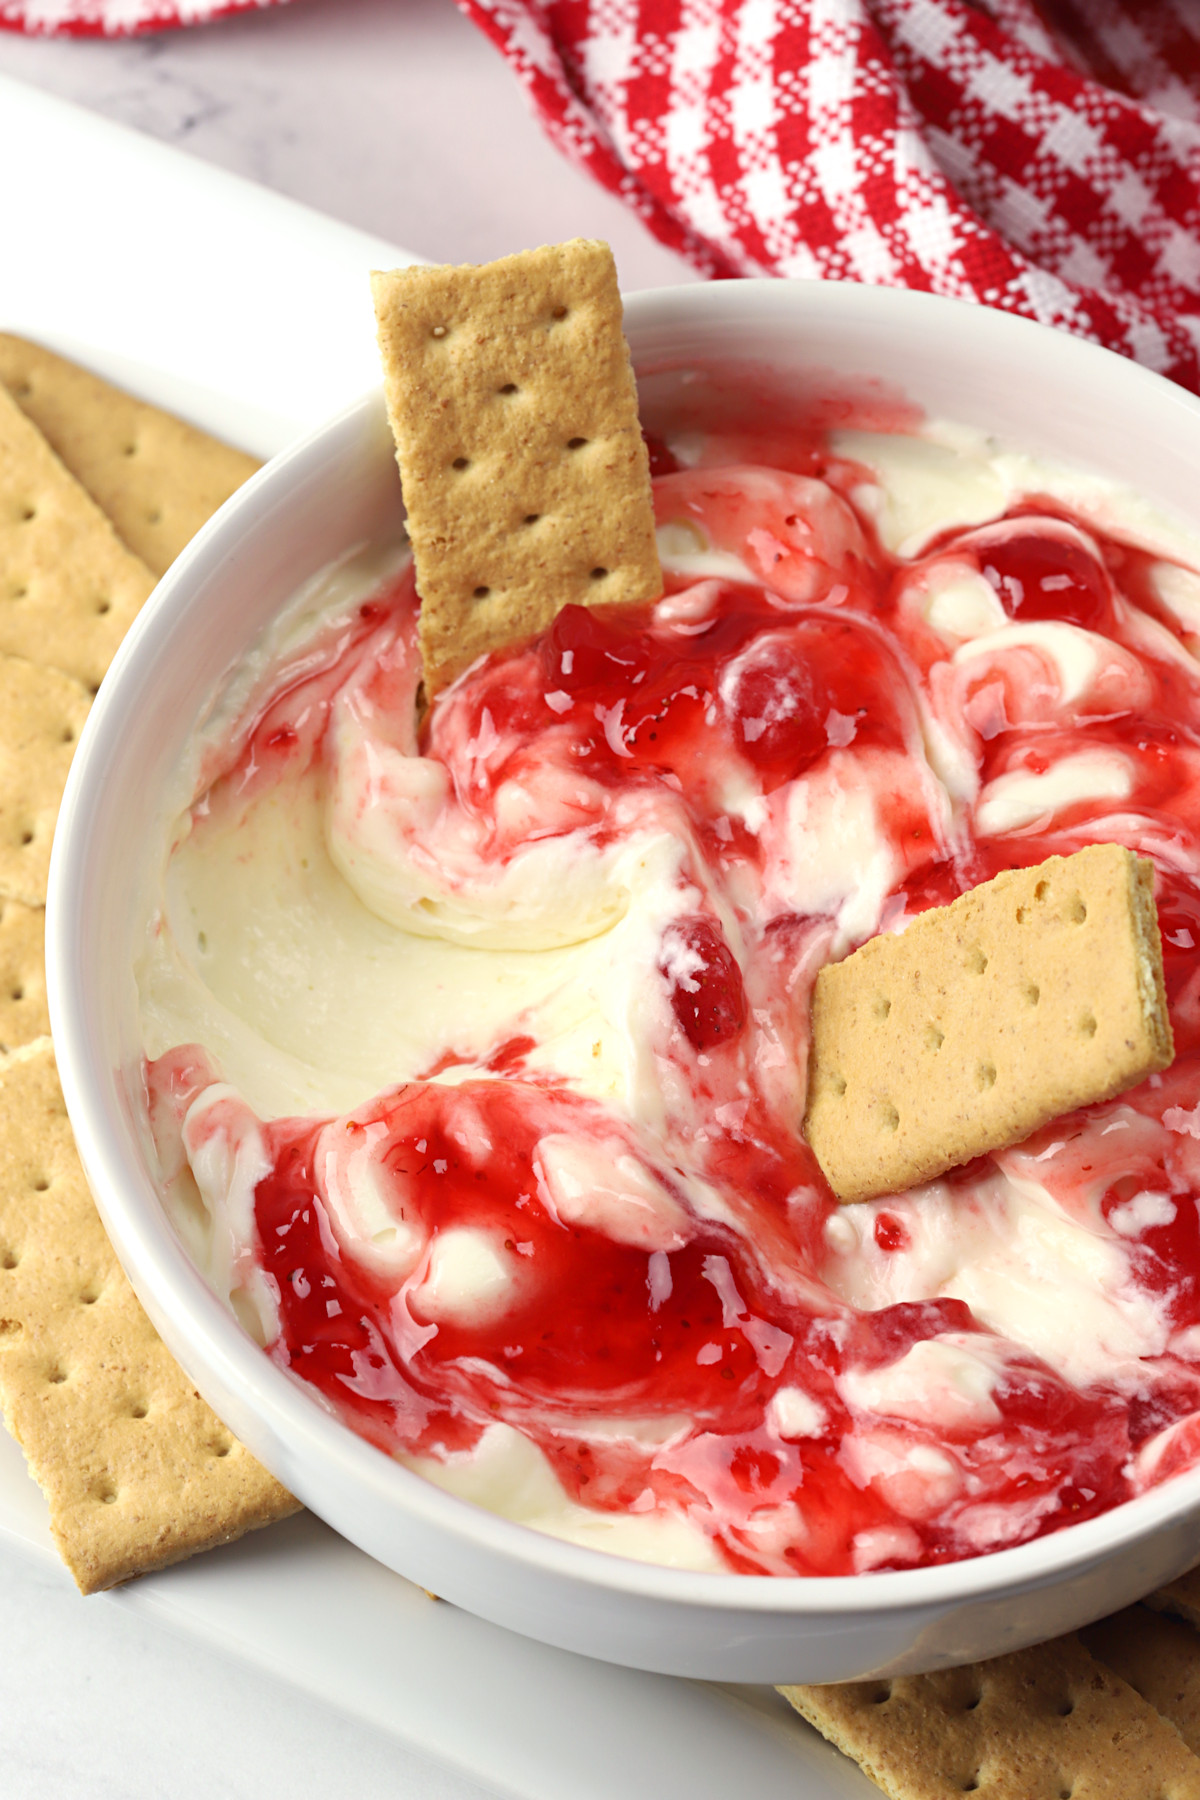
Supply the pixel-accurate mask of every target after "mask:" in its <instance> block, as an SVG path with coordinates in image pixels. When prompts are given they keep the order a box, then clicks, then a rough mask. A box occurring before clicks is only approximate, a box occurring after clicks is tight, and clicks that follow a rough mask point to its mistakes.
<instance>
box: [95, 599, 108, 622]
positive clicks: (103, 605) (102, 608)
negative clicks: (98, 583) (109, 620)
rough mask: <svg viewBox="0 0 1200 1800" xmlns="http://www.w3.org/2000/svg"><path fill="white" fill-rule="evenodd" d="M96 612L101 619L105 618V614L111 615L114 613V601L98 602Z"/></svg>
mask: <svg viewBox="0 0 1200 1800" xmlns="http://www.w3.org/2000/svg"><path fill="white" fill-rule="evenodd" d="M96 611H97V612H98V613H99V614H100V616H101V618H103V616H104V614H105V613H110V612H111V611H112V601H111V600H97V602H96Z"/></svg>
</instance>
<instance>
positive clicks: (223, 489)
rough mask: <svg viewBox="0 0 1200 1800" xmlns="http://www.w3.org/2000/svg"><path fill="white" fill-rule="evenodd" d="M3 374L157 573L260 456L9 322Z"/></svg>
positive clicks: (0, 359)
mask: <svg viewBox="0 0 1200 1800" xmlns="http://www.w3.org/2000/svg"><path fill="white" fill-rule="evenodd" d="M0 383H2V384H3V385H4V386H5V387H6V388H7V389H8V390H9V392H10V393H11V395H12V396H13V398H14V400H15V401H16V402H17V404H18V406H19V407H20V408H21V410H22V412H23V413H24V414H25V415H26V417H27V418H29V419H30V420H32V422H33V424H34V425H36V427H37V429H38V430H39V431H40V432H41V434H42V436H43V437H44V438H45V439H46V441H47V443H48V444H49V445H50V447H51V449H52V450H53V451H54V453H55V455H56V456H57V457H58V458H59V460H60V461H61V462H62V463H63V464H64V465H65V467H66V468H67V469H68V470H69V471H70V473H71V474H72V475H73V476H74V477H75V479H76V481H77V482H78V483H79V484H80V486H81V487H83V488H85V489H86V490H87V492H88V493H89V494H90V495H91V497H92V499H93V500H94V501H95V503H96V505H97V506H98V507H99V508H100V509H101V511H102V512H104V513H105V514H106V515H107V517H108V518H109V519H110V520H111V521H112V524H113V526H114V527H115V529H116V532H117V535H118V536H119V537H120V539H121V541H122V543H124V544H125V545H127V546H128V548H129V549H130V550H131V551H132V552H133V553H134V555H135V556H138V557H140V558H141V560H142V562H143V563H144V564H145V566H146V567H147V568H148V569H149V570H150V571H151V572H152V574H154V575H155V576H158V575H161V574H162V573H163V572H164V571H165V570H166V569H168V568H169V567H170V565H171V564H172V563H173V562H174V561H175V558H176V557H177V556H178V555H179V552H180V551H181V550H182V549H183V547H184V545H185V544H187V543H189V542H190V541H191V539H192V538H193V537H195V535H196V533H197V532H198V531H199V529H200V527H201V525H203V524H204V523H205V521H206V520H207V519H209V518H211V516H212V514H213V513H215V512H216V510H217V508H218V507H219V506H221V505H222V504H223V503H224V502H225V501H226V500H228V498H229V496H230V494H232V493H233V492H234V490H235V489H236V488H239V487H240V486H241V485H242V483H243V482H244V481H247V480H248V479H249V477H250V476H251V475H253V473H254V471H255V470H256V469H257V468H258V467H259V466H260V465H259V463H258V462H257V461H256V459H255V458H254V457H253V456H247V455H246V453H245V451H243V450H234V449H232V448H231V447H230V446H229V445H228V444H223V443H221V442H219V441H218V439H216V438H213V437H209V435H208V433H207V432H204V431H199V430H197V428H196V427H195V426H194V425H187V424H185V423H184V421H183V420H182V419H177V418H174V417H173V416H172V415H171V414H170V413H165V412H160V411H159V409H158V407H156V406H149V405H148V404H147V403H146V402H145V401H144V400H135V399H134V397H133V395H132V394H126V393H123V392H122V390H121V389H120V388H116V387H112V386H110V384H109V383H108V382H107V381H102V380H101V379H100V377H99V376H98V375H93V374H92V373H91V371H90V370H88V369H81V368H79V367H78V366H77V365H76V364H75V363H72V362H68V361H67V359H66V358H65V357H62V356H55V355H54V353H53V351H50V350H43V349H42V348H41V346H40V345H38V344H31V343H29V342H27V341H26V340H25V339H24V338H19V337H12V336H9V335H7V334H6V333H3V332H0Z"/></svg>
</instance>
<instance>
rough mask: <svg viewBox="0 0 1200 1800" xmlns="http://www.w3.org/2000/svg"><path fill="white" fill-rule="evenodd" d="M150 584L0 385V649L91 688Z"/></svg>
mask: <svg viewBox="0 0 1200 1800" xmlns="http://www.w3.org/2000/svg"><path fill="white" fill-rule="evenodd" d="M153 586H154V577H153V575H152V574H151V573H150V571H149V569H148V568H146V566H145V564H144V563H142V562H141V561H140V560H139V559H138V557H136V556H134V555H133V553H132V551H130V550H128V549H127V548H126V547H125V545H124V544H123V543H122V542H121V540H120V538H119V537H118V536H117V534H116V532H115V531H114V530H113V528H112V525H111V524H110V523H109V521H108V519H106V518H105V516H104V514H103V513H102V512H101V511H100V508H99V507H98V506H97V505H96V503H95V501H94V500H92V499H90V498H89V496H88V495H87V494H86V493H85V492H84V491H83V489H82V488H81V487H80V485H79V483H78V482H77V481H76V480H75V479H74V477H73V476H71V475H70V474H69V473H68V471H67V470H66V468H64V466H63V464H62V463H61V462H60V461H59V459H58V457H57V456H55V454H54V452H53V451H52V450H51V449H50V446H49V445H48V444H47V443H46V441H45V439H44V438H43V437H42V435H41V433H40V432H39V431H38V430H37V428H36V427H35V426H34V425H31V424H30V422H29V420H28V419H27V418H26V417H25V415H24V413H23V412H22V411H21V409H20V407H19V406H18V405H17V403H16V401H15V400H14V399H13V398H12V397H11V395H10V394H9V393H8V390H7V389H6V388H4V387H0V653H6V654H8V655H16V656H24V657H27V658H29V659H30V660H31V661H33V662H39V663H45V664H48V665H49V666H50V667H51V668H56V669H61V670H62V671H63V672H64V674H66V675H73V676H75V678H76V679H77V680H79V681H82V682H84V683H85V684H86V685H87V686H88V687H89V688H90V689H91V690H92V692H93V693H94V692H95V690H96V689H97V688H98V687H99V685H100V682H101V681H102V680H103V678H104V673H105V670H106V669H107V668H108V665H109V663H110V662H111V661H112V659H113V657H114V656H115V654H116V651H117V646H118V645H119V644H120V642H121V639H122V638H123V637H124V636H125V633H126V631H127V630H128V629H129V627H130V625H131V624H132V623H133V621H134V618H135V617H136V615H137V613H138V611H139V610H140V608H141V606H142V603H143V601H144V600H145V599H146V597H147V595H148V594H149V593H150V590H151V588H152V587H153Z"/></svg>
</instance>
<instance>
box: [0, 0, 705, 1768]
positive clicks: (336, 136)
mask: <svg viewBox="0 0 1200 1800" xmlns="http://www.w3.org/2000/svg"><path fill="white" fill-rule="evenodd" d="M0 74H3V75H7V76H11V77H14V78H16V79H18V80H20V81H24V82H27V83H30V84H32V85H34V86H37V87H41V88H44V89H46V90H47V91H49V92H52V93H54V94H57V95H59V96H61V97H63V98H65V99H68V100H72V101H74V102H76V103H78V104H80V105H83V106H85V107H88V108H91V109H94V110H95V111H97V112H99V113H102V114H104V115H106V116H108V117H109V118H112V119H114V120H117V121H118V122H121V123H124V124H127V125H130V126H133V127H134V128H135V129H138V130H141V131H144V132H147V133H149V134H151V135H152V136H155V137H158V138H161V139H164V140H166V141H168V142H170V143H172V144H174V145H176V146H178V147H180V148H182V149H185V150H187V151H190V152H191V153H193V154H195V155H198V156H200V157H202V158H206V159H208V160H210V161H211V162H213V163H216V164H219V165H221V166H223V167H225V168H227V169H231V170H233V171H234V172H236V173H239V174H242V175H246V176H248V177H250V178H251V179H253V180H256V181H259V182H262V183H264V184H265V185H267V186H268V187H271V188H274V189H275V190H277V191H279V192H281V193H284V194H287V195H289V196H291V197H293V198H296V199H299V200H302V201H305V202H307V203H308V204H310V205H312V206H314V207H317V208H319V209H321V210H322V211H325V212H327V213H330V214H333V215H334V216H335V217H337V218H340V219H342V220H344V221H346V222H347V223H350V224H354V225H356V226H359V227H360V228H362V229H364V230H366V231H369V232H371V233H374V234H376V235H378V236H381V237H384V238H387V239H389V240H391V241H392V242H395V243H399V244H402V245H405V246H407V247H408V248H410V249H412V250H413V251H415V252H418V253H420V254H422V255H425V256H428V257H430V258H434V259H438V260H450V261H472V260H479V259H486V258H488V257H491V256H496V255H500V254H503V253H504V252H506V251H508V250H512V249H516V248H520V247H522V246H524V245H528V244H534V243H539V242H545V241H547V240H554V239H556V238H561V237H567V236H574V235H584V236H603V237H607V238H608V239H609V241H610V242H611V243H612V244H613V246H614V249H615V251H616V255H617V261H618V266H619V268H620V272H621V276H622V280H623V282H624V284H625V286H626V287H628V288H631V289H632V288H643V287H650V286H657V285H660V284H664V283H668V282H674V281H680V280H689V279H694V277H693V276H692V274H691V271H690V270H688V269H687V268H686V266H685V265H684V264H682V263H681V262H680V261H679V259H677V258H676V257H675V256H673V255H672V254H671V253H670V252H668V251H666V250H664V249H662V248H661V247H660V246H659V245H657V244H656V243H655V242H654V241H653V240H652V239H651V238H650V237H649V235H648V234H647V233H646V232H645V231H644V229H643V228H642V227H641V225H640V224H639V223H638V222H637V220H636V219H634V218H633V217H632V216H631V215H630V214H629V213H628V212H627V211H626V210H625V209H624V208H623V207H622V206H621V205H620V204H619V203H618V202H617V201H615V200H613V199H612V198H611V197H610V196H608V195H607V194H605V193H603V192H602V191H601V190H599V189H598V188H597V187H595V186H594V184H592V183H591V182H590V181H589V180H588V179H587V178H585V177H584V176H582V175H580V174H578V173H577V172H576V171H574V170H573V169H571V168H569V167H568V166H567V165H566V164H565V163H563V162H562V161H561V160H560V158H559V157H558V155H557V153H556V152H555V151H554V150H553V148H552V147H551V146H550V145H549V144H548V143H547V142H546V141H545V140H544V139H543V138H542V136H541V134H540V130H539V128H538V127H537V126H536V124H535V123H534V122H533V120H532V119H530V118H529V116H528V114H527V113H526V111H525V107H524V102H523V100H522V98H521V95H520V93H519V90H518V89H517V87H516V84H515V83H514V81H513V80H512V77H511V76H510V75H509V73H508V70H507V69H506V68H505V66H504V64H503V63H502V61H501V60H500V58H499V57H498V56H497V54H496V52H495V51H494V50H493V49H492V47H491V46H490V45H489V44H488V43H486V41H485V40H484V39H483V38H482V37H480V36H479V35H478V33H477V32H476V31H475V29H474V27H472V26H471V25H470V24H469V23H468V22H467V21H466V20H465V19H463V18H462V17H461V16H460V15H459V14H458V13H457V12H456V11H455V10H454V8H453V6H452V4H451V0H294V4H292V5H291V6H288V7H284V8H280V9H278V10H275V9H272V10H271V11H269V12H264V13H261V14H252V15H250V16H248V17H244V18H241V19H235V20H232V21H229V22H227V23H224V24H218V25H215V26H209V27H205V28H202V29H199V30H195V31H191V32H186V33H175V34H164V35H162V36H160V37H152V38H147V39H141V40H135V41H131V42H103V41H95V40H81V41H69V40H46V39H37V40H35V39H24V38H21V37H19V36H15V35H11V34H6V33H3V32H0ZM3 214H4V200H3V196H2V195H0V219H2V217H3ZM48 229H53V225H52V222H51V223H50V224H49V225H48ZM146 231H147V232H148V233H153V231H154V221H153V220H152V219H151V220H147V221H146ZM9 253H11V249H10V252H9ZM33 253H35V254H36V246H34V247H33ZM0 1616H2V1617H3V1620H4V1627H3V1631H0V1722H2V1726H3V1742H4V1749H3V1763H2V1773H0V1793H2V1794H3V1795H4V1800H26V1797H28V1800H34V1797H35V1796H36V1797H37V1800H45V1796H48V1795H53V1796H54V1797H55V1800H76V1797H78V1800H143V1797H149V1796H154V1797H155V1800H158V1797H159V1796H167V1795H169V1796H171V1797H172V1800H202V1797H203V1800H210V1797H211V1796H213V1795H220V1796H223V1797H224V1796H230V1797H235V1800H241V1797H242V1796H246V1797H247V1800H249V1797H250V1796H254V1797H255V1800H262V1797H263V1796H273V1795H275V1794H280V1795H285V1794H286V1795H287V1796H288V1800H310V1797H312V1800H317V1797H318V1796H321V1797H322V1800H323V1797H325V1796H328V1795H330V1794H339V1795H340V1794H343V1793H348V1794H354V1795H355V1796H356V1797H357V1800H374V1797H375V1796H378V1797H379V1800H383V1796H384V1795H387V1796H389V1797H390V1800H408V1797H411V1800H481V1797H482V1796H484V1795H485V1794H486V1793H489V1792H492V1793H495V1792H499V1791H500V1790H499V1789H498V1788H497V1789H491V1788H490V1787H489V1788H487V1789H485V1788H482V1787H480V1786H477V1785H475V1784H474V1783H472V1782H470V1781H468V1780H466V1779H464V1778H463V1777H462V1776H461V1775H460V1774H457V1773H454V1772H451V1771H450V1770H448V1769H446V1768H443V1767H440V1766H435V1765H434V1764H432V1763H430V1762H428V1761H426V1760H425V1759H423V1758H422V1757H421V1756H419V1755H417V1754H414V1753H413V1752H412V1751H411V1750H410V1749H408V1748H407V1747H405V1746H404V1745H403V1744H402V1743H401V1742H399V1741H398V1740H397V1739H396V1738H395V1737H393V1736H391V1735H390V1734H387V1733H385V1732H383V1731H379V1730H373V1729H372V1728H371V1727H370V1726H368V1725H366V1724H364V1723H363V1722H362V1721H361V1720H353V1719H351V1718H350V1717H349V1716H348V1715H347V1714H346V1713H345V1712H344V1711H340V1710H338V1709H337V1708H335V1707H333V1706H328V1707H326V1706H322V1705H321V1704H320V1703H319V1702H316V1701H314V1700H313V1699H312V1698H311V1697H310V1696H309V1695H307V1694H304V1693H302V1692H301V1691H300V1690H298V1689H297V1688H295V1687H293V1686H290V1685H289V1684H288V1683H286V1682H285V1681H282V1680H276V1679H274V1678H273V1677H272V1676H271V1675H270V1674H267V1673H264V1672H263V1671H262V1670H261V1669H260V1668H256V1667H252V1666H250V1665H249V1664H247V1663H245V1662H243V1661H241V1660H238V1659H236V1658H231V1657H230V1656H228V1655H224V1654H220V1653H218V1652H217V1651H215V1650H213V1649H210V1648H208V1647H206V1646H205V1645H203V1644H201V1643H199V1642H197V1641H196V1640H195V1639H194V1638H192V1637H187V1638H185V1637H177V1636H175V1635H174V1634H173V1633H172V1632H170V1631H169V1630H167V1629H165V1628H164V1627H163V1626H162V1625H161V1624H159V1623H158V1622H157V1621H156V1620H155V1619H153V1618H150V1617H146V1616H144V1614H139V1613H138V1612H137V1611H136V1610H135V1609H132V1608H131V1607H129V1606H128V1605H127V1604H125V1603H123V1602H122V1600H121V1599H120V1598H109V1597H98V1598H95V1599H92V1600H89V1601H83V1600H81V1599H79V1597H78V1596H77V1595H76V1594H75V1592H74V1588H73V1586H72V1584H71V1582H70V1580H69V1579H68V1578H67V1576H66V1575H65V1573H64V1572H63V1571H62V1570H61V1569H60V1568H59V1567H58V1566H57V1565H56V1564H55V1563H54V1562H53V1561H51V1560H50V1559H49V1557H48V1556H46V1555H44V1554H42V1553H39V1552H37V1551H35V1550H28V1549H24V1548H22V1547H21V1546H19V1545H18V1544H16V1543H14V1542H12V1541H10V1540H0ZM667 1791H668V1790H667V1787H664V1789H663V1792H664V1793H666V1792H667ZM562 1800H571V1797H570V1795H569V1794H566V1793H564V1794H563V1796H562Z"/></svg>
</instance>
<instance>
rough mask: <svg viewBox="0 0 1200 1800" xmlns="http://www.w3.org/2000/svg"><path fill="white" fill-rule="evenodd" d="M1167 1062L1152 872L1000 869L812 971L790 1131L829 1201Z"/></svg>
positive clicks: (877, 1188) (1034, 1124) (1093, 861)
mask: <svg viewBox="0 0 1200 1800" xmlns="http://www.w3.org/2000/svg"><path fill="white" fill-rule="evenodd" d="M1173 1055H1174V1047H1173V1043H1172V1039H1171V1027H1170V1023H1169V1021H1168V1018H1167V1005H1166V994H1165V991H1164V988H1163V974H1162V942H1161V939H1160V937H1159V932H1158V918H1157V914H1156V912H1155V909H1154V869H1153V864H1151V863H1150V862H1148V861H1146V860H1145V859H1144V858H1139V857H1136V856H1135V855H1134V854H1133V852H1132V851H1130V850H1126V849H1124V848H1123V847H1122V846H1121V845H1119V844H1093V845H1091V846H1089V847H1088V848H1087V849H1086V850H1080V851H1078V852H1077V853H1076V854H1075V855H1074V856H1069V857H1061V856H1053V857H1051V858H1050V859H1049V860H1048V861H1047V862H1044V863H1042V864H1040V865H1039V866H1038V867H1037V868H1033V869H1013V870H1008V871H1006V872H1005V873H1004V874H1002V875H997V876H996V877H995V879H994V880H992V881H988V882H984V883H983V884H982V886H980V887H977V888H974V889H972V890H971V892H970V893H966V894H963V895H961V896H960V898H959V899H957V900H955V901H954V902H953V904H952V905H950V906H945V907H937V908H934V909H933V910H932V911H930V912H927V913H923V914H921V915H920V917H918V918H916V919H914V920H913V922H912V924H911V925H909V926H908V927H907V928H906V929H905V930H904V931H903V932H901V933H899V934H898V935H895V936H885V937H877V938H873V939H872V940H871V941H870V942H869V943H867V944H864V945H863V947H862V949H861V950H857V951H855V953H854V954H853V955H852V956H849V957H847V958H846V959H845V961H844V962H840V963H832V964H830V965H829V966H828V967H826V968H824V969H822V970H821V973H820V975H819V976H818V977H817V984H816V989H815V992H814V995H813V1010H812V1060H811V1062H810V1078H809V1095H808V1109H807V1113H806V1116H805V1121H804V1132H805V1136H806V1137H807V1138H808V1141H809V1143H810V1145H811V1146H812V1149H813V1151H814V1153H815V1154H816V1157H817V1160H818V1162H819V1163H820V1164H821V1167H822V1169H823V1170H824V1172H825V1175H826V1178H827V1179H828V1181H829V1184H830V1186H831V1187H832V1188H833V1191H834V1193H835V1194H836V1195H837V1196H838V1198H839V1200H866V1199H870V1198H872V1197H873V1196H874V1195H876V1194H887V1193H895V1192H898V1191H900V1190H902V1189H904V1188H909V1187H913V1186H915V1185H916V1183H918V1182H921V1181H931V1180H933V1179H934V1178H935V1177H936V1176H938V1175H941V1174H944V1173H945V1171H946V1170H947V1169H952V1168H954V1167H956V1166H957V1165H958V1164H960V1163H965V1162H969V1161H970V1159H971V1158H972V1157H974V1156H980V1155H982V1154H983V1153H984V1152H986V1151H989V1150H998V1149H1002V1148H1003V1147H1004V1146H1006V1145H1008V1144H1015V1143H1019V1142H1020V1141H1021V1140H1022V1139H1023V1138H1026V1137H1028V1136H1029V1134H1030V1133H1031V1132H1032V1131H1035V1130H1036V1129H1037V1128H1038V1126H1040V1125H1044V1124H1047V1123H1048V1122H1049V1121H1050V1120H1051V1119H1055V1118H1058V1117H1059V1116H1060V1114H1062V1113H1066V1112H1070V1111H1071V1110H1072V1109H1073V1108H1075V1107H1077V1106H1086V1105H1090V1104H1092V1103H1093V1102H1095V1101H1099V1100H1107V1099H1110V1098H1111V1097H1112V1096H1113V1095H1114V1094H1119V1093H1122V1092H1123V1091H1124V1090H1125V1089H1126V1088H1130V1087H1133V1086H1135V1085H1136V1084H1137V1083H1138V1082H1139V1081H1142V1080H1144V1079H1145V1077H1146V1076H1147V1075H1149V1074H1151V1073H1152V1072H1153V1071H1155V1070H1157V1069H1165V1068H1166V1067H1167V1065H1168V1064H1169V1063H1170V1061H1171V1059H1172V1057H1173Z"/></svg>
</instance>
